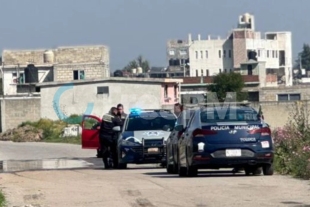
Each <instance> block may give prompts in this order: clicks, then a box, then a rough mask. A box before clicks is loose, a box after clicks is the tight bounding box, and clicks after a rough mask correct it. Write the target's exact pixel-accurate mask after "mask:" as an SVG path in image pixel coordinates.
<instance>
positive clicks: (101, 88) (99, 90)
mask: <svg viewBox="0 0 310 207" xmlns="http://www.w3.org/2000/svg"><path fill="white" fill-rule="evenodd" d="M97 94H109V86H98V87H97Z"/></svg>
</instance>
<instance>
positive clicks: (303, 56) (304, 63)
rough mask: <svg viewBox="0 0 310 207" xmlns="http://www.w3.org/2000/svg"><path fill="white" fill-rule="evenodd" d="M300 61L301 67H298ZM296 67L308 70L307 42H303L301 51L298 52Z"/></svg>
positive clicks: (309, 53) (309, 56)
mask: <svg viewBox="0 0 310 207" xmlns="http://www.w3.org/2000/svg"><path fill="white" fill-rule="evenodd" d="M300 62H301V67H300ZM296 67H297V68H304V69H306V70H310V46H309V44H304V45H303V48H302V51H301V52H300V53H299V54H298V59H297V60H296Z"/></svg>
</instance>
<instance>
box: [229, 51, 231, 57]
mask: <svg viewBox="0 0 310 207" xmlns="http://www.w3.org/2000/svg"><path fill="white" fill-rule="evenodd" d="M228 57H229V58H231V50H229V51H228Z"/></svg>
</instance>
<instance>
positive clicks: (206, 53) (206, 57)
mask: <svg viewBox="0 0 310 207" xmlns="http://www.w3.org/2000/svg"><path fill="white" fill-rule="evenodd" d="M206 58H208V50H206Z"/></svg>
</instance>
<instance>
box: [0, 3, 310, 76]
mask: <svg viewBox="0 0 310 207" xmlns="http://www.w3.org/2000/svg"><path fill="white" fill-rule="evenodd" d="M0 2H1V12H0V17H1V25H0V31H1V34H0V47H1V48H0V49H1V50H2V49H36V48H55V47H57V46H73V45H89V44H105V45H108V46H109V47H110V52H111V69H112V70H115V69H119V68H123V67H124V66H125V65H126V64H127V63H128V62H129V61H130V60H132V59H134V58H136V57H137V56H138V55H140V54H141V55H143V56H144V57H145V58H147V59H148V60H149V61H150V63H151V65H152V66H166V41H167V40H168V39H174V38H178V39H185V38H187V35H188V33H192V37H193V38H197V35H198V34H201V37H202V38H206V37H207V36H208V35H214V36H218V35H220V36H222V37H223V38H224V37H226V36H227V33H228V31H229V30H230V29H232V28H233V27H236V25H237V21H238V16H239V15H241V14H243V13H245V12H249V13H252V14H254V15H255V21H256V22H255V24H256V30H258V31H261V32H266V31H292V33H293V54H294V56H296V55H297V53H298V52H299V51H300V50H301V48H302V44H303V43H309V42H310V41H309V38H310V18H309V16H310V14H309V8H310V0H297V1H292V0H255V1H254V0H88V1H86V0H54V1H52V0H27V1H25V0H1V1H0Z"/></svg>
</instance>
